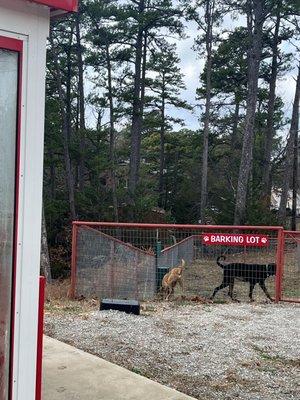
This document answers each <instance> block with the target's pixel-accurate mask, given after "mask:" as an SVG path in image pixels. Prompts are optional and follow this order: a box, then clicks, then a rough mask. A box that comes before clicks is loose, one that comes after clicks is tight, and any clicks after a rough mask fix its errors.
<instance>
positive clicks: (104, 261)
mask: <svg viewBox="0 0 300 400" xmlns="http://www.w3.org/2000/svg"><path fill="white" fill-rule="evenodd" d="M290 235H291V234H290V233H288V232H285V231H283V229H282V228H281V227H269V226H208V225H204V226H201V225H172V224H164V225H157V224H130V223H129V224H127V223H102V222H99V223H98V222H74V223H73V243H72V274H71V277H72V279H71V282H72V283H71V294H72V296H73V297H80V296H84V297H91V296H92V297H98V298H104V297H113V298H127V299H131V298H134V299H140V300H151V299H154V298H155V297H157V294H158V292H159V288H160V286H161V280H162V277H163V276H164V275H165V274H166V273H167V272H168V271H169V270H170V269H172V268H173V267H176V266H178V265H179V264H180V263H181V260H182V259H184V260H185V262H186V268H185V270H184V273H183V280H184V291H183V293H184V295H185V296H186V297H189V296H201V297H211V296H212V294H213V293H214V289H215V288H219V289H220V290H218V291H217V293H216V296H215V300H216V301H223V300H225V299H227V298H228V294H229V295H230V296H231V297H233V298H237V299H239V300H244V299H249V289H251V291H252V289H253V288H254V295H253V297H254V298H255V299H256V298H265V297H266V295H268V294H270V295H271V296H272V297H273V298H274V299H275V300H276V301H279V300H281V299H283V300H293V301H294V300H297V299H299V285H298V288H297V283H295V281H294V279H297V276H298V275H297V274H299V258H297V257H298V256H297V254H298V253H297V246H296V244H297V241H295V238H294V236H293V237H292V238H290ZM290 242H293V243H290ZM295 243H296V244H295ZM298 249H299V247H298ZM294 253H295V254H294ZM220 257H222V258H220ZM223 257H225V260H224V258H223ZM218 258H219V260H218V262H217V259H218ZM284 263H286V264H284ZM275 265H276V274H275ZM297 271H298V272H297ZM251 286H252V288H251ZM223 289H224V290H223ZM264 292H265V293H264ZM179 294H180V295H181V294H182V293H181V291H180V288H175V293H174V296H177V295H179Z"/></svg>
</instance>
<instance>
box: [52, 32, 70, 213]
mask: <svg viewBox="0 0 300 400" xmlns="http://www.w3.org/2000/svg"><path fill="white" fill-rule="evenodd" d="M50 43H51V52H52V57H53V62H54V71H53V73H54V78H55V80H56V83H57V91H58V98H59V106H60V113H61V119H62V134H63V150H64V161H65V168H66V183H67V189H68V196H69V206H70V215H71V218H72V220H75V219H76V209H75V194H74V177H73V172H72V166H71V157H70V152H69V136H68V120H67V115H66V110H65V94H64V91H63V87H62V79H61V71H60V67H59V63H58V55H57V50H56V47H55V44H54V42H53V38H52V32H51V31H50Z"/></svg>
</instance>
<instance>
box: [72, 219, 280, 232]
mask: <svg viewBox="0 0 300 400" xmlns="http://www.w3.org/2000/svg"><path fill="white" fill-rule="evenodd" d="M73 225H86V226H99V227H106V228H140V229H156V228H157V229H194V230H204V231H207V230H211V229H224V230H225V229H230V230H234V229H239V230H261V231H278V230H279V229H282V227H281V226H245V225H242V226H240V225H238V226H233V225H182V224H139V223H127V222H123V223H122V222H120V223H119V222H88V221H73Z"/></svg>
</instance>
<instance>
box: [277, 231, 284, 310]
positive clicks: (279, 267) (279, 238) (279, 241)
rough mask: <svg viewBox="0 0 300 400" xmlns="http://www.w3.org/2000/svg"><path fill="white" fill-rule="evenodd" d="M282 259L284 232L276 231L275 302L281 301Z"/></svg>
mask: <svg viewBox="0 0 300 400" xmlns="http://www.w3.org/2000/svg"><path fill="white" fill-rule="evenodd" d="M283 258H284V230H283V228H280V229H278V235H277V253H276V278H275V302H276V303H278V302H279V301H280V300H281V294H282V293H281V292H282V275H283Z"/></svg>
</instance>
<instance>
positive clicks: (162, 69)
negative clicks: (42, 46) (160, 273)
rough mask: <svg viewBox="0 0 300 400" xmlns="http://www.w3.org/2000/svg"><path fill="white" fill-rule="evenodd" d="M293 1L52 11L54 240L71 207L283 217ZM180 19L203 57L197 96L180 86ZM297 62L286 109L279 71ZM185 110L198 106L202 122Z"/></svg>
mask: <svg viewBox="0 0 300 400" xmlns="http://www.w3.org/2000/svg"><path fill="white" fill-rule="evenodd" d="M299 13H300V7H299V2H298V1H297V0H295V1H293V0H239V1H237V0H192V1H190V0H122V1H120V0H119V1H117V0H89V1H88V0H86V1H81V2H80V8H79V12H78V13H77V14H74V15H71V16H69V17H67V18H66V19H64V20H58V21H54V22H52V25H51V32H50V37H49V43H48V57H47V66H48V68H47V88H46V90H47V95H46V122H45V135H46V139H45V173H44V209H45V215H46V222H47V228H48V234H49V239H50V243H52V244H54V243H59V241H60V240H61V239H60V237H61V236H62V232H63V231H64V229H65V228H66V227H68V226H69V224H70V220H75V219H84V220H110V221H141V222H143V221H148V220H154V221H156V220H157V221H160V220H161V219H162V220H164V221H169V222H177V223H198V222H201V223H204V224H205V223H218V224H233V223H234V224H275V223H280V224H285V223H286V216H287V215H286V214H287V209H286V204H287V198H288V196H289V193H290V191H292V192H293V198H294V208H296V195H297V189H298V187H299V174H298V170H299V168H298V165H299V157H298V153H299V140H298V130H299V92H300V73H299V71H300V66H299V61H300V59H299V42H298V40H299V33H300V25H299ZM226 18H227V19H228V18H231V19H232V20H233V21H234V22H235V23H234V24H233V25H234V28H232V29H228V24H226V21H225V19H226ZM188 24H190V26H193V27H194V28H195V32H196V33H195V37H194V38H193V39H194V45H193V51H194V52H195V54H197V57H198V58H197V59H198V60H199V82H198V86H197V87H195V96H196V101H195V102H194V104H190V103H189V102H187V101H186V100H184V99H183V91H184V89H185V77H184V74H183V71H182V69H181V67H180V57H179V54H178V49H177V45H178V43H180V42H181V41H183V40H185V39H186V36H187V30H186V26H187V25H188ZM201 60H205V66H204V69H202V70H201V68H200V61H201ZM295 71H296V72H295ZM292 72H293V73H294V72H295V73H294V75H295V85H294V91H295V96H294V102H293V112H292V116H291V117H287V115H286V112H285V109H286V105H285V104H284V101H283V99H282V98H281V97H280V94H279V91H278V82H279V81H280V80H282V79H284V78H285V77H287V76H288V74H291V73H292ZM174 110H175V112H174ZM180 110H185V114H186V113H187V112H188V113H191V114H192V113H194V114H196V115H198V116H199V128H198V129H197V130H192V129H190V128H188V127H187V126H186V120H184V119H183V118H182V117H181V115H183V114H182V113H181V112H180ZM174 115H175V116H174ZM274 190H275V191H276V190H278V191H279V192H280V193H281V204H280V207H279V210H278V212H274V211H272V210H271V200H270V199H271V193H272V191H274ZM294 214H295V213H294ZM294 223H295V219H294Z"/></svg>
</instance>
